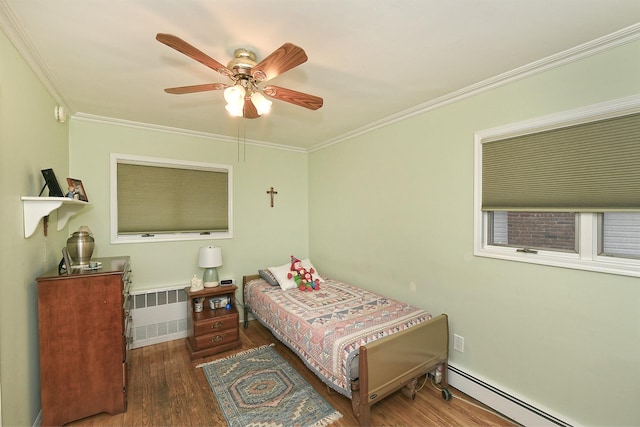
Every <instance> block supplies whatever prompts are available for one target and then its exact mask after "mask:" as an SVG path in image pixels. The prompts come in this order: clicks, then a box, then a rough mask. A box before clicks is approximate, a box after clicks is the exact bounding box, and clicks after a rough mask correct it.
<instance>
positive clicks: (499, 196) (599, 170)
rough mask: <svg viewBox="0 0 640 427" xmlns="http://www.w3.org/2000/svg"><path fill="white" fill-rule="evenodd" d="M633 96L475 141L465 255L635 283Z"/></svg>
mask: <svg viewBox="0 0 640 427" xmlns="http://www.w3.org/2000/svg"><path fill="white" fill-rule="evenodd" d="M638 165H640V96H635V97H629V98H625V99H623V100H616V101H613V102H609V103H604V104H600V105H596V106H592V107H588V108H584V109H580V110H575V111H569V112H563V113H559V114H557V115H552V116H547V117H542V118H537V119H533V120H529V121H526V122H522V123H516V124H512V125H508V126H504V127H501V128H496V129H489V130H486V131H479V132H476V134H475V190H474V192H475V197H474V199H475V202H474V205H475V226H474V230H475V237H474V254H475V255H478V256H489V257H494V258H503V259H509V260H516V261H524V262H532V263H538V264H546V265H553V266H561V267H569V268H579V269H585V270H593V271H602V272H610V273H616V274H625V275H633V276H640V167H639V166H638Z"/></svg>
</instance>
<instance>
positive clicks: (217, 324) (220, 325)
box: [211, 322, 224, 329]
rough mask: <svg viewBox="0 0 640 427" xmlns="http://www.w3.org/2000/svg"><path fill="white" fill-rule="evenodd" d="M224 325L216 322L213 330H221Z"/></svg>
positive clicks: (212, 326) (212, 327)
mask: <svg viewBox="0 0 640 427" xmlns="http://www.w3.org/2000/svg"><path fill="white" fill-rule="evenodd" d="M222 325H224V323H223V322H216V323H214V324H213V325H211V329H220V328H221V327H222Z"/></svg>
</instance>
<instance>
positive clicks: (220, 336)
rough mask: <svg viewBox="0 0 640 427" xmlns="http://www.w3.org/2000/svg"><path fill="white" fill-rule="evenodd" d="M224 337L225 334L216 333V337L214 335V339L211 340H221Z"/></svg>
mask: <svg viewBox="0 0 640 427" xmlns="http://www.w3.org/2000/svg"><path fill="white" fill-rule="evenodd" d="M223 339H224V335H216V336H215V337H213V339H212V340H211V341H213V342H220V341H222V340H223Z"/></svg>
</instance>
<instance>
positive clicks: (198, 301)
mask: <svg viewBox="0 0 640 427" xmlns="http://www.w3.org/2000/svg"><path fill="white" fill-rule="evenodd" d="M202 310H204V298H194V299H193V311H195V312H196V313H202Z"/></svg>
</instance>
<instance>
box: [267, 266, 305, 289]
mask: <svg viewBox="0 0 640 427" xmlns="http://www.w3.org/2000/svg"><path fill="white" fill-rule="evenodd" d="M268 270H269V271H270V272H271V273H272V274H273V275H274V276H275V277H276V279H277V280H278V284H279V285H280V289H282V290H283V291H286V290H287V289H295V288H297V287H298V285H297V283H296V281H295V280H293V277H292V278H291V279H289V278H287V275H288V274H289V273H290V272H291V263H287V264H285V265H281V266H280V267H269V268H268Z"/></svg>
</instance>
